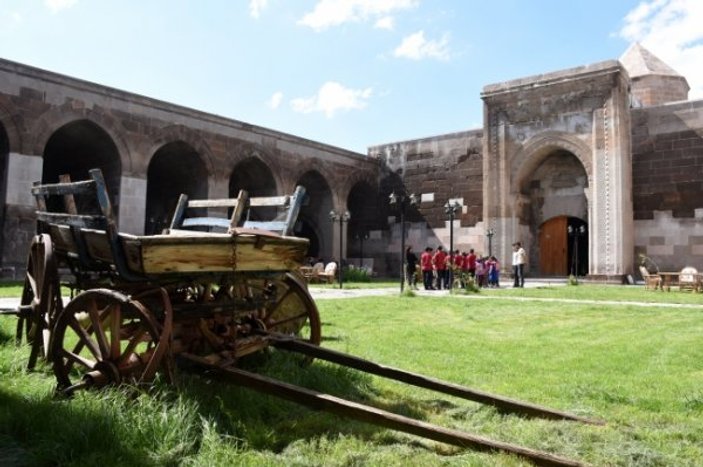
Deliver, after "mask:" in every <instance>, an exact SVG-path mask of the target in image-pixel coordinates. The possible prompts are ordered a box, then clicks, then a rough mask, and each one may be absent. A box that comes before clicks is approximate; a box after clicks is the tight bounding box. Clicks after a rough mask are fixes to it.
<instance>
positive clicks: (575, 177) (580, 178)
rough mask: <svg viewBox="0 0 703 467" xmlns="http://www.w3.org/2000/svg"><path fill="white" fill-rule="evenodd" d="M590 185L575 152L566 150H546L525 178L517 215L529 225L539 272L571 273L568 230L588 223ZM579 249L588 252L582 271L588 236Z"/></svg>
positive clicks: (532, 254)
mask: <svg viewBox="0 0 703 467" xmlns="http://www.w3.org/2000/svg"><path fill="white" fill-rule="evenodd" d="M587 188H588V177H587V175H586V170H585V169H584V167H583V165H582V164H581V162H580V161H579V159H578V158H577V157H576V156H575V155H574V154H572V153H571V152H569V151H566V150H563V149H555V150H553V151H551V152H549V153H547V154H546V155H545V156H544V157H543V159H542V160H541V161H540V162H539V163H538V164H537V165H536V167H535V169H534V171H533V172H532V173H531V174H529V175H528V176H526V177H525V178H524V179H523V182H522V184H521V197H522V199H521V203H520V206H519V209H518V214H519V216H520V217H521V223H523V224H525V225H527V226H528V227H529V231H530V239H529V240H530V241H529V242H526V243H527V246H528V255H529V259H530V263H531V264H533V265H539V269H538V270H537V271H536V273H537V274H541V275H567V274H569V271H570V269H571V268H572V261H573V252H571V250H570V249H571V248H572V246H571V244H570V242H569V241H568V238H567V229H568V227H569V226H571V227H572V228H574V227H580V226H581V225H585V224H586V223H587V222H588V199H587V197H586V190H587ZM577 221H578V222H577ZM579 248H580V249H583V248H585V249H586V250H585V251H586V254H581V255H579V258H583V261H580V262H581V264H580V265H579V270H581V268H582V266H584V265H587V264H588V263H587V259H588V254H587V251H588V236H587V235H585V236H584V238H583V239H582V241H581V246H580V247H579ZM586 270H587V269H586Z"/></svg>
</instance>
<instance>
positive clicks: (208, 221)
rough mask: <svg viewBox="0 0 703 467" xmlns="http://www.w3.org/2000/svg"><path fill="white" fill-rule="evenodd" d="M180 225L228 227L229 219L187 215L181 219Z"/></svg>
mask: <svg viewBox="0 0 703 467" xmlns="http://www.w3.org/2000/svg"><path fill="white" fill-rule="evenodd" d="M181 227H218V228H222V229H228V228H229V219H224V218H222V217H188V218H187V219H183V222H182V223H181Z"/></svg>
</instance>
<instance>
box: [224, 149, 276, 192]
mask: <svg viewBox="0 0 703 467" xmlns="http://www.w3.org/2000/svg"><path fill="white" fill-rule="evenodd" d="M239 190H247V191H248V192H249V196H274V195H276V194H277V193H278V185H277V183H276V178H275V177H274V175H273V171H272V170H271V168H270V167H269V166H268V165H267V164H266V163H265V162H264V161H263V160H261V158H259V157H256V156H252V157H248V158H246V159H243V160H241V161H240V162H239V163H238V164H237V165H235V166H234V168H233V169H232V173H231V174H230V177H229V196H230V198H232V197H236V196H237V193H239Z"/></svg>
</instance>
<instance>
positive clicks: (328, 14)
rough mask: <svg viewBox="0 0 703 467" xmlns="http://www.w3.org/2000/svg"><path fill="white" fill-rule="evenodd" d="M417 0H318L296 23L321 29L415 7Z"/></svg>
mask: <svg viewBox="0 0 703 467" xmlns="http://www.w3.org/2000/svg"><path fill="white" fill-rule="evenodd" d="M419 4H420V1H419V0H319V1H318V2H317V4H316V5H315V8H313V10H312V11H311V12H309V13H306V14H305V16H303V18H302V19H301V20H300V21H298V24H302V25H304V26H308V27H310V28H312V29H314V30H315V31H322V30H324V29H327V28H329V27H332V26H339V25H340V24H344V23H348V22H352V21H353V22H362V21H369V20H371V19H374V18H381V19H382V18H383V17H384V16H388V14H389V13H391V12H394V11H399V10H407V9H410V8H415V7H417V6H418V5H419Z"/></svg>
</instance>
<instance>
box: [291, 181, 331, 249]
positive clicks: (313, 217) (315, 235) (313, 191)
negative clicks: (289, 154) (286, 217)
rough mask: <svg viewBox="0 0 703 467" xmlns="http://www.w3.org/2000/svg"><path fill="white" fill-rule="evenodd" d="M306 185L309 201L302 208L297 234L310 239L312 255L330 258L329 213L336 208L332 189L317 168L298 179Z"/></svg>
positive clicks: (300, 183)
mask: <svg viewBox="0 0 703 467" xmlns="http://www.w3.org/2000/svg"><path fill="white" fill-rule="evenodd" d="M296 184H297V185H302V186H304V187H305V191H306V193H307V202H306V203H305V204H304V205H303V208H302V209H301V210H300V215H299V216H298V219H299V220H300V227H301V228H300V232H299V233H297V232H296V235H299V236H303V237H306V238H308V239H309V240H310V251H309V254H310V255H311V256H316V257H322V258H324V259H325V260H328V261H329V260H330V259H331V258H332V256H333V251H334V248H333V247H334V245H333V244H332V241H333V230H334V229H333V227H334V226H333V225H332V222H331V221H330V218H329V213H330V211H332V209H334V204H333V199H332V190H331V188H330V186H329V184H328V183H327V180H326V179H325V177H324V176H323V175H322V174H321V173H320V172H319V171H317V170H308V171H306V172H304V173H302V174H301V175H300V176H299V178H297V179H296Z"/></svg>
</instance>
